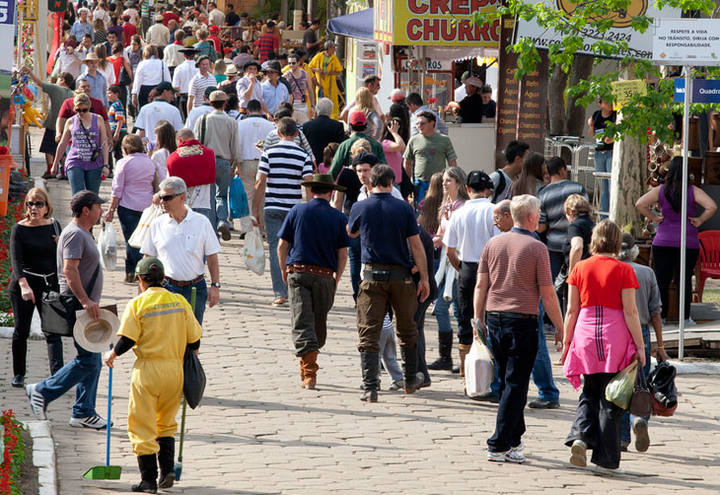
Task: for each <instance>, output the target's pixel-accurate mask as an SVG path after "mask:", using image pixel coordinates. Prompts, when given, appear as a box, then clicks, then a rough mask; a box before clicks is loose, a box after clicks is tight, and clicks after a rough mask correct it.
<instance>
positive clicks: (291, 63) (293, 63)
mask: <svg viewBox="0 0 720 495" xmlns="http://www.w3.org/2000/svg"><path fill="white" fill-rule="evenodd" d="M288 64H290V65H297V62H288Z"/></svg>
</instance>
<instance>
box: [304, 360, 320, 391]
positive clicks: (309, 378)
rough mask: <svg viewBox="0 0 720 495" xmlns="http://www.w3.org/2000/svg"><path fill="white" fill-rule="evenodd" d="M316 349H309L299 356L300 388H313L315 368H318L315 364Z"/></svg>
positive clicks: (315, 375) (315, 374)
mask: <svg viewBox="0 0 720 495" xmlns="http://www.w3.org/2000/svg"><path fill="white" fill-rule="evenodd" d="M317 356H318V351H310V352H308V353H307V354H305V355H304V356H303V357H302V358H300V368H301V370H302V373H303V381H302V385H300V386H301V387H302V388H306V389H308V390H315V383H316V382H317V370H318V369H319V368H320V367H319V366H318V365H317Z"/></svg>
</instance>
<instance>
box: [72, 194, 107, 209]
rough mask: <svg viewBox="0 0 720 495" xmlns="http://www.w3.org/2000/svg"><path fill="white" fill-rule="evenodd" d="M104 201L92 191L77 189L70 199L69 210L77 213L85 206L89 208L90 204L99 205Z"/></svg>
mask: <svg viewBox="0 0 720 495" xmlns="http://www.w3.org/2000/svg"><path fill="white" fill-rule="evenodd" d="M104 202H105V200H104V199H102V198H101V197H100V196H98V195H97V194H95V193H94V192H92V191H88V190H85V191H79V192H76V193H75V194H74V195H73V197H72V199H70V210H71V211H72V212H73V214H79V213H80V212H82V209H83V208H84V207H86V206H87V207H88V208H91V207H92V205H101V204H103V203H104Z"/></svg>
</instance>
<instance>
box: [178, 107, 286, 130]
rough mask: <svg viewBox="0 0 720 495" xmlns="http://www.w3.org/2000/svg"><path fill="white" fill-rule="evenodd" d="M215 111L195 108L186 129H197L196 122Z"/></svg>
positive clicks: (188, 119) (189, 116)
mask: <svg viewBox="0 0 720 495" xmlns="http://www.w3.org/2000/svg"><path fill="white" fill-rule="evenodd" d="M213 110H214V108H213V107H211V106H210V105H200V106H199V107H195V108H193V109H192V110H190V113H189V114H188V116H187V119H185V127H187V128H188V129H195V122H197V120H198V119H199V118H200V117H202V116H203V115H205V114H206V113H210V112H212V111H213ZM273 127H274V126H273ZM195 137H196V138H197V136H195Z"/></svg>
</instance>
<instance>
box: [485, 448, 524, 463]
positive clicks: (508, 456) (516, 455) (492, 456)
mask: <svg viewBox="0 0 720 495" xmlns="http://www.w3.org/2000/svg"><path fill="white" fill-rule="evenodd" d="M487 458H488V461H490V462H513V463H515V464H522V463H523V462H525V456H524V455H522V454H521V453H520V452H518V451H516V450H513V449H510V450H508V451H507V452H490V451H488V457H487Z"/></svg>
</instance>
